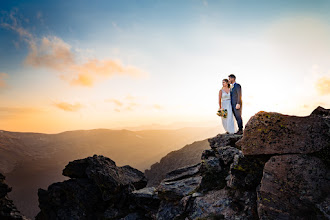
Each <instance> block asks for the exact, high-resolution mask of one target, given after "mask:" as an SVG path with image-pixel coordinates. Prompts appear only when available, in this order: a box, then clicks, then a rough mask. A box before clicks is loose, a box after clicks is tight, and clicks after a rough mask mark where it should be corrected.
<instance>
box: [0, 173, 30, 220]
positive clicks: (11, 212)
mask: <svg viewBox="0 0 330 220" xmlns="http://www.w3.org/2000/svg"><path fill="white" fill-rule="evenodd" d="M5 179H6V178H5V176H4V175H3V174H2V173H0V219H1V220H14V219H16V220H28V218H26V217H25V216H23V215H22V214H21V213H20V212H19V211H18V210H17V208H16V206H15V205H14V203H13V201H12V200H10V199H9V198H8V195H7V194H8V193H9V192H11V190H12V188H11V187H9V186H8V185H7V184H6V183H5Z"/></svg>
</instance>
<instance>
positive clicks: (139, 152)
mask: <svg viewBox="0 0 330 220" xmlns="http://www.w3.org/2000/svg"><path fill="white" fill-rule="evenodd" d="M219 130H220V126H219V128H216V127H214V128H201V127H196V128H182V129H175V130H141V131H130V130H127V129H122V130H111V129H92V130H75V131H65V132H61V133H58V134H43V133H34V132H10V131H4V130H0V172H2V173H3V174H5V175H6V180H7V182H8V184H9V185H10V186H12V187H13V191H12V192H10V193H9V197H10V198H11V199H12V200H13V201H14V202H15V205H16V206H17V207H18V209H19V210H21V212H22V213H23V214H24V215H26V216H27V217H34V215H35V214H36V213H37V212H38V207H37V199H38V198H37V194H36V191H37V189H38V188H43V187H46V186H47V185H49V184H50V183H52V182H58V181H63V180H65V179H67V177H64V176H62V168H63V166H64V165H65V164H67V163H68V162H69V161H72V160H74V159H76V158H84V157H87V156H89V155H93V154H102V155H105V156H108V157H111V158H113V159H114V160H116V163H117V164H118V165H120V166H123V165H131V166H133V167H136V168H138V169H139V170H142V171H143V170H145V169H147V168H149V167H150V165H151V164H153V163H155V162H157V161H159V160H160V159H161V158H162V157H163V156H165V155H166V154H167V153H168V152H170V151H173V150H177V149H179V148H181V147H182V146H184V145H186V144H188V143H192V142H193V141H196V140H201V139H205V138H207V137H209V136H212V135H214V134H217V133H218V132H219ZM22 179H24V181H22Z"/></svg>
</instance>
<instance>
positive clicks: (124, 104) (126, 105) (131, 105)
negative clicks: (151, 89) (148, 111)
mask: <svg viewBox="0 0 330 220" xmlns="http://www.w3.org/2000/svg"><path fill="white" fill-rule="evenodd" d="M135 100H136V97H134V96H131V95H128V96H126V97H125V98H123V99H122V100H119V99H114V98H110V99H106V100H104V101H105V102H109V103H113V104H114V105H115V108H114V111H116V112H122V111H125V110H127V111H134V110H135V109H136V108H137V107H139V106H140V105H141V104H139V103H137V102H136V101H135Z"/></svg>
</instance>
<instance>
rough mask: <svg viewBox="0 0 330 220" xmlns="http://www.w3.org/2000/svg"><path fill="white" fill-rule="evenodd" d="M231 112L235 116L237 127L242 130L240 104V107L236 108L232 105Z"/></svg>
mask: <svg viewBox="0 0 330 220" xmlns="http://www.w3.org/2000/svg"><path fill="white" fill-rule="evenodd" d="M233 113H234V116H235V118H236V121H237V124H238V129H239V130H243V121H242V105H241V107H240V109H236V106H234V107H233Z"/></svg>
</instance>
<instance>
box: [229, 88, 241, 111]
mask: <svg viewBox="0 0 330 220" xmlns="http://www.w3.org/2000/svg"><path fill="white" fill-rule="evenodd" d="M230 101H231V105H232V107H233V108H235V106H236V104H240V105H242V88H241V85H240V84H238V83H235V85H234V87H233V88H232V89H231V90H230Z"/></svg>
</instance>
